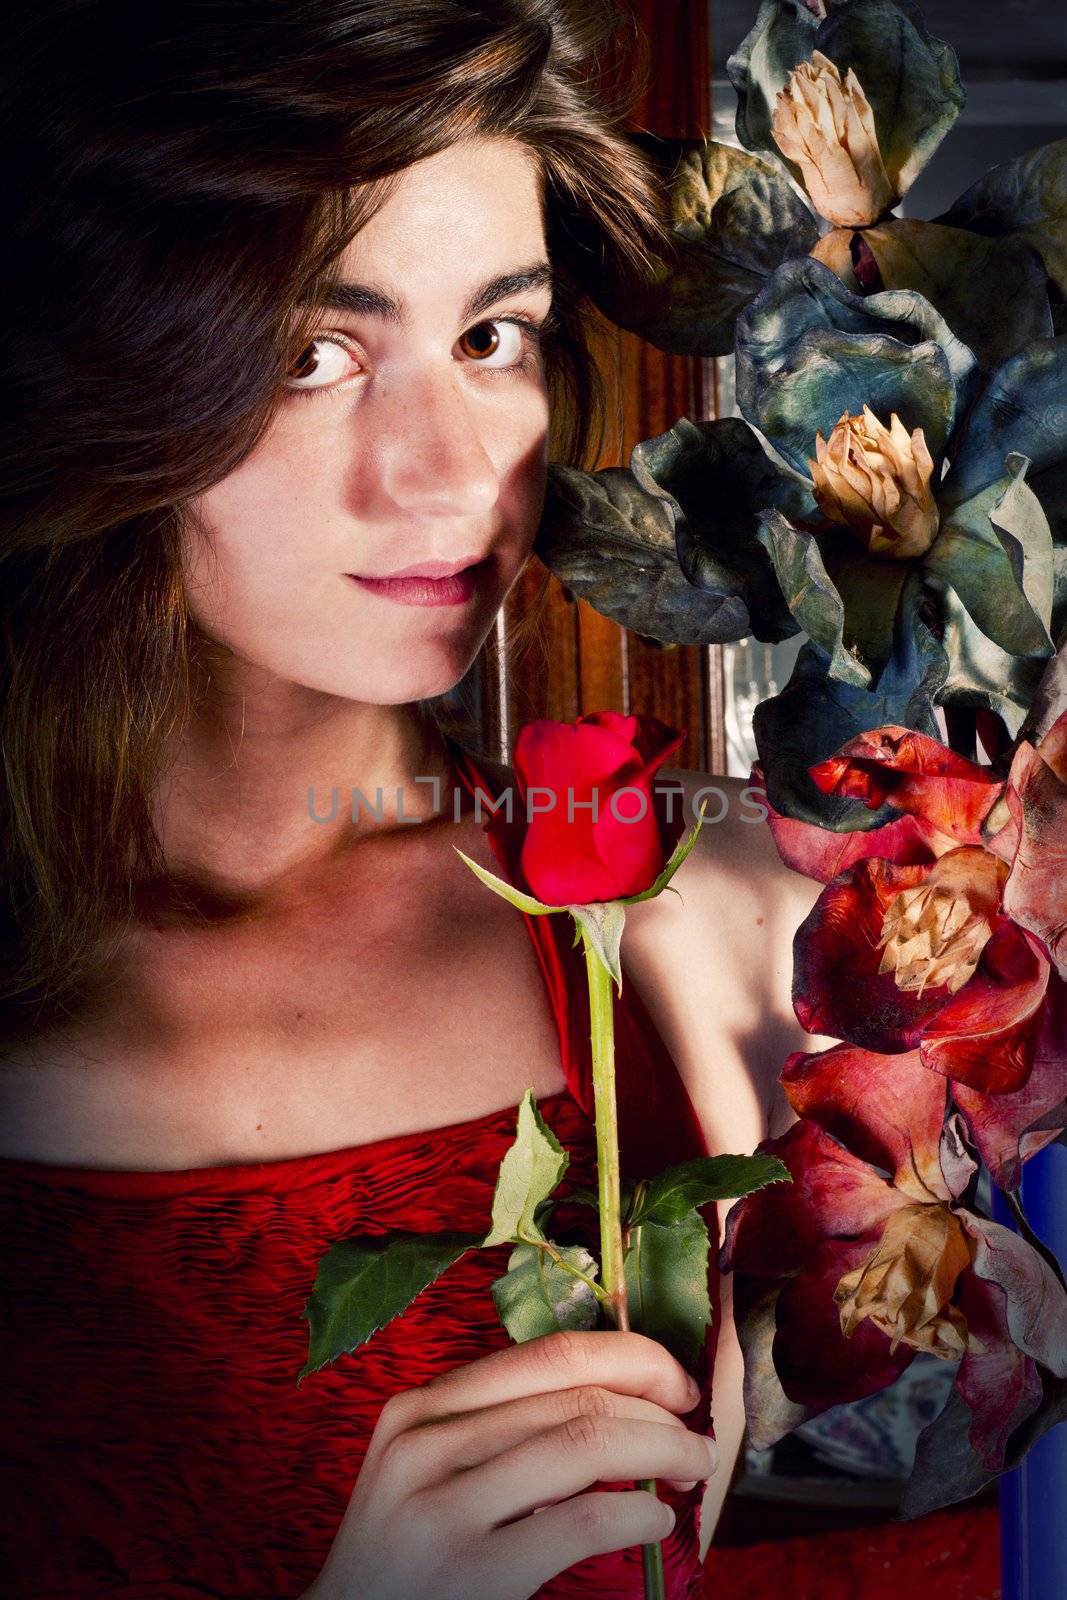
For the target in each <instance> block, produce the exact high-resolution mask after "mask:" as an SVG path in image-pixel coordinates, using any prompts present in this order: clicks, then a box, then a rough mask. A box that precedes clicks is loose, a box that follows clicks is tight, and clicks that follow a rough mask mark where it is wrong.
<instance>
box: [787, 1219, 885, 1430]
mask: <svg viewBox="0 0 1067 1600" xmlns="http://www.w3.org/2000/svg"><path fill="white" fill-rule="evenodd" d="M879 1237H880V1232H875V1233H868V1234H864V1235H862V1236H860V1237H859V1238H855V1239H828V1240H826V1242H825V1243H824V1244H823V1245H822V1246H821V1247H820V1249H819V1250H817V1251H816V1252H815V1254H814V1255H813V1256H812V1258H811V1260H810V1261H809V1262H808V1263H807V1265H806V1266H805V1268H804V1271H803V1272H801V1273H799V1274H798V1275H797V1276H796V1277H795V1278H791V1279H790V1280H789V1281H788V1283H786V1284H785V1285H784V1286H783V1288H782V1292H781V1294H780V1295H779V1297H778V1311H777V1322H778V1331H777V1333H776V1334H775V1338H774V1346H773V1355H774V1364H775V1367H776V1369H777V1371H778V1376H779V1378H780V1379H781V1384H782V1388H783V1390H784V1391H785V1393H786V1395H787V1396H788V1397H789V1399H790V1400H794V1401H796V1402H797V1403H798V1404H800V1405H817V1406H819V1407H820V1409H821V1408H822V1407H825V1406H833V1405H841V1404H844V1403H845V1402H846V1401H850V1400H861V1399H862V1398H863V1396H864V1395H867V1394H874V1393H875V1391H876V1390H878V1389H885V1388H887V1387H888V1386H889V1384H891V1383H895V1382H896V1380H897V1378H899V1376H900V1374H901V1373H902V1372H903V1371H904V1369H905V1367H907V1366H908V1365H910V1363H911V1361H912V1358H913V1357H914V1354H915V1352H914V1350H913V1349H911V1347H910V1346H909V1345H905V1344H901V1345H899V1346H898V1347H897V1349H896V1351H892V1350H891V1349H890V1342H889V1339H888V1337H887V1336H886V1334H885V1333H883V1331H882V1330H881V1328H879V1327H876V1326H875V1324H874V1323H873V1322H871V1321H863V1322H861V1323H860V1324H859V1326H858V1327H857V1328H856V1330H855V1332H854V1333H853V1335H852V1337H851V1338H845V1336H844V1334H843V1333H842V1331H841V1316H840V1312H839V1311H838V1308H837V1305H836V1303H835V1301H834V1289H835V1288H836V1287H837V1285H838V1283H839V1282H840V1281H841V1278H842V1277H843V1276H844V1275H845V1274H846V1273H848V1272H850V1271H852V1270H853V1269H854V1268H855V1267H858V1266H859V1265H860V1264H861V1262H863V1261H864V1260H865V1259H866V1258H867V1257H868V1256H869V1255H870V1253H871V1251H872V1250H873V1249H874V1248H875V1246H876V1245H877V1243H878V1239H879Z"/></svg>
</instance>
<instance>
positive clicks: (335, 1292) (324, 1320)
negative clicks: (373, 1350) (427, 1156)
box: [297, 1233, 481, 1388]
mask: <svg viewBox="0 0 1067 1600" xmlns="http://www.w3.org/2000/svg"><path fill="white" fill-rule="evenodd" d="M480 1242H481V1241H480V1237H479V1235H478V1234H469V1233H390V1234H386V1235H384V1237H382V1238H380V1239H341V1240H339V1241H338V1242H337V1243H336V1244H335V1245H333V1246H332V1247H331V1248H330V1249H329V1250H328V1251H327V1252H326V1254H325V1255H324V1256H323V1257H322V1259H321V1261H320V1262H319V1268H318V1273H317V1274H316V1277H315V1286H314V1288H313V1289H312V1291H311V1296H310V1298H309V1299H308V1301H307V1304H306V1305H305V1307H304V1320H305V1321H306V1322H308V1323H309V1325H310V1326H309V1341H308V1358H307V1361H306V1362H305V1363H304V1365H303V1367H302V1368H301V1370H300V1375H299V1377H298V1378H297V1387H298V1388H299V1386H300V1383H301V1381H302V1380H303V1379H304V1378H306V1377H307V1376H308V1374H309V1373H311V1372H318V1371H319V1369H320V1368H321V1367H324V1366H325V1365H326V1364H327V1362H329V1361H336V1360H337V1358H338V1356H342V1355H346V1354H348V1353H349V1352H350V1351H352V1350H356V1349H358V1348H359V1346H360V1345H361V1344H366V1342H367V1340H368V1339H369V1338H370V1337H371V1336H372V1335H373V1334H375V1333H377V1331H378V1329H379V1328H384V1326H385V1324H386V1323H387V1322H391V1321H392V1320H393V1318H394V1317H398V1316H399V1315H400V1313H401V1312H402V1311H406V1310H407V1308H408V1306H409V1305H410V1304H411V1302H412V1301H413V1300H414V1299H415V1298H416V1297H417V1296H418V1295H420V1294H421V1293H422V1291H423V1289H425V1288H427V1287H428V1286H429V1285H430V1284H431V1283H433V1281H434V1279H435V1278H439V1277H440V1275H441V1273H442V1272H444V1271H446V1270H447V1268H448V1267H450V1266H452V1264H453V1263H454V1262H456V1261H458V1260H459V1258H460V1256H462V1255H464V1254H465V1253H466V1252H467V1251H468V1250H469V1249H471V1248H472V1246H475V1245H477V1244H479V1243H480Z"/></svg>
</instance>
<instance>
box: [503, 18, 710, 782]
mask: <svg viewBox="0 0 1067 1600" xmlns="http://www.w3.org/2000/svg"><path fill="white" fill-rule="evenodd" d="M629 4H630V5H631V7H632V9H633V11H634V12H635V14H636V16H637V18H638V21H639V23H640V25H641V27H642V29H643V31H644V33H645V35H646V37H647V39H648V42H649V47H650V75H649V80H648V88H647V92H646V94H645V96H644V99H643V100H642V102H641V104H640V106H639V107H638V108H637V111H636V113H635V115H634V118H633V126H635V127H639V128H645V129H647V130H649V131H650V132H653V133H658V134H662V135H665V136H670V137H696V136H699V135H701V134H705V133H707V132H708V131H709V130H710V127H711V104H710V84H711V67H710V45H709V39H708V23H707V0H678V3H676V4H675V5H674V6H673V7H672V8H671V19H670V21H671V25H670V26H669V27H664V26H663V13H662V7H657V5H656V0H629ZM657 11H658V12H659V16H658V18H657ZM592 342H593V350H594V354H595V357H596V360H597V363H598V365H599V367H600V369H601V372H602V373H603V376H604V380H605V388H606V400H607V417H608V426H607V429H606V446H605V450H604V453H603V455H602V457H601V459H600V460H599V462H598V463H597V465H598V466H601V467H605V466H624V465H626V464H627V462H628V461H629V457H630V452H631V450H632V449H633V447H634V445H635V444H637V443H638V442H639V441H640V440H641V439H648V438H651V437H652V436H653V435H655V434H657V433H662V432H664V431H665V430H666V429H667V428H670V427H672V426H673V425H674V423H675V422H677V421H678V419H679V418H680V417H682V416H689V417H705V416H710V415H713V414H714V413H713V411H712V410H711V409H710V407H711V406H712V405H713V404H714V390H713V384H714V364H713V363H710V362H702V361H694V360H690V359H687V358H684V357H678V356H669V355H665V354H663V353H662V352H661V351H658V350H655V349H653V347H652V346H651V345H648V344H645V343H644V342H643V341H642V340H640V339H637V338H635V337H633V336H632V335H631V334H628V333H625V332H624V331H623V330H622V329H620V328H616V327H614V326H613V325H612V324H610V323H608V322H607V321H606V320H605V319H604V318H602V317H599V316H598V315H596V314H595V313H594V314H593V329H592ZM546 578H547V584H546ZM542 589H545V593H544V594H543V595H541V598H540V601H539V602H538V601H537V599H536V597H537V596H538V595H540V594H541V590H542ZM531 604H535V605H537V604H539V607H540V621H539V633H540V639H539V642H535V643H534V645H533V646H532V648H529V649H527V650H526V651H525V652H523V651H521V650H520V651H519V652H518V653H515V652H513V651H511V650H509V648H508V646H507V644H506V635H508V634H509V633H510V632H512V631H513V630H514V629H515V628H516V627H517V626H518V625H519V621H520V618H521V617H522V616H523V615H524V614H525V613H526V612H527V611H528V608H529V607H530V605H531ZM478 679H479V683H480V694H481V715H482V736H481V745H482V748H484V749H486V750H488V751H490V752H491V753H493V754H494V755H496V756H498V758H499V759H501V760H509V759H510V754H511V751H512V749H513V747H514V738H515V734H516V733H517V731H518V727H519V726H520V725H521V724H522V723H523V722H527V721H530V720H532V719H534V718H538V717H549V718H554V719H559V720H565V721H569V720H572V719H573V718H574V717H577V716H580V715H583V714H585V713H587V712H590V711H604V710H615V711H622V712H625V713H629V712H644V713H649V714H651V715H654V716H657V717H659V718H661V719H662V721H664V722H666V723H668V724H669V725H670V726H672V727H676V728H683V727H684V728H685V729H686V730H687V731H688V735H689V737H688V739H687V741H686V743H685V745H684V746H683V747H682V755H681V764H682V765H684V766H687V767H691V768H697V769H702V770H705V771H709V772H721V771H724V770H725V737H724V728H723V718H722V651H721V649H720V648H719V647H717V646H712V647H710V648H709V647H701V646H697V645H683V646H673V647H663V646H661V645H658V644H657V643H656V642H655V641H652V640H648V639H645V638H644V637H643V636H641V635H639V634H635V633H632V632H628V631H627V630H625V629H623V628H620V627H619V626H618V625H617V624H616V623H614V622H611V621H610V620H609V619H608V618H607V617H604V616H602V615H601V614H600V613H599V612H597V611H595V610H594V609H593V607H592V606H590V605H588V604H587V603H586V602H585V601H582V600H577V599H575V597H573V596H571V595H570V594H569V593H568V591H567V590H566V589H565V588H564V587H563V585H562V584H561V583H560V582H559V581H558V580H557V579H556V578H555V577H553V576H552V575H551V574H547V575H546V572H545V569H544V567H543V566H542V565H541V563H540V562H538V561H537V560H536V559H535V560H533V561H532V562H531V563H530V567H529V568H528V570H527V572H525V573H524V574H523V576H522V578H521V579H520V580H519V582H518V583H517V584H516V586H515V588H514V590H513V591H512V593H511V594H510V595H509V596H508V600H507V603H506V605H505V608H504V614H503V617H502V621H501V626H500V627H499V628H498V629H497V632H496V635H495V636H494V637H493V638H491V639H490V640H489V641H487V644H486V646H485V649H484V650H483V652H482V656H481V658H480V660H479V663H478Z"/></svg>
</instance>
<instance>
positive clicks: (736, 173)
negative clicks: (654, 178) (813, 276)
mask: <svg viewBox="0 0 1067 1600" xmlns="http://www.w3.org/2000/svg"><path fill="white" fill-rule="evenodd" d="M629 137H630V138H631V140H632V141H633V142H634V143H636V144H638V145H639V146H640V147H641V149H642V150H643V152H644V153H645V155H647V156H649V157H650V158H651V160H652V161H653V163H654V164H655V165H656V167H657V168H658V169H659V172H660V177H661V181H662V184H663V186H664V188H665V189H666V190H667V192H668V194H669V198H670V208H671V218H672V221H673V224H674V238H673V240H672V249H671V250H670V252H669V254H668V255H667V256H666V257H665V258H664V259H662V260H660V261H659V262H658V263H657V267H656V270H655V271H654V272H653V273H652V274H651V275H645V276H643V277H641V278H638V277H636V276H635V275H634V274H632V273H619V272H612V271H610V269H609V270H608V271H607V272H606V273H597V274H595V275H593V277H592V278H591V280H590V293H591V296H592V298H593V300H594V301H595V303H596V304H597V306H598V307H599V308H600V310H601V311H602V312H603V313H604V315H605V316H607V317H608V318H610V320H611V321H612V322H615V323H617V324H618V325H619V326H620V327H623V328H627V329H629V330H630V332H632V333H636V334H637V335H639V337H640V338H642V339H645V340H647V341H648V342H649V343H650V344H653V345H655V346H656V347H657V348H658V349H660V350H665V351H668V352H669V353H671V354H673V355H686V356H725V355H729V354H730V353H731V352H732V350H733V333H734V324H735V322H736V320H737V314H738V312H739V311H741V310H742V309H743V308H744V307H745V306H746V305H747V304H748V302H749V301H750V300H751V299H752V298H753V296H754V295H756V294H758V293H759V291H760V289H761V288H762V287H763V285H764V283H765V282H766V280H767V278H768V276H769V275H770V273H771V272H773V271H774V269H775V267H777V266H779V265H780V264H781V263H782V262H783V261H785V260H787V259H788V258H789V257H791V256H798V255H806V254H807V252H808V251H809V250H810V249H811V247H812V246H813V245H814V243H815V241H816V239H817V238H818V236H819V226H818V223H817V221H816V219H815V217H814V216H813V215H812V212H811V211H810V209H809V208H808V207H807V206H806V205H805V204H804V202H803V200H802V199H801V198H800V197H799V195H797V194H796V192H795V191H794V190H793V189H792V188H791V187H790V185H789V184H788V183H787V182H786V180H785V179H784V178H783V177H782V175H781V174H780V173H778V172H776V171H775V170H774V169H773V168H772V167H769V166H767V165H766V163H765V162H762V161H758V160H756V158H755V157H754V156H750V155H747V154H746V153H745V152H744V151H743V150H737V149H735V148H734V147H733V146H732V145H724V144H717V143H715V142H714V141H713V140H707V139H661V138H657V137H655V136H653V135H651V134H641V133H637V134H631V135H630V136H629Z"/></svg>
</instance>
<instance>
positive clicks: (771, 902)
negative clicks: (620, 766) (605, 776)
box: [622, 768, 821, 1153]
mask: <svg viewBox="0 0 1067 1600" xmlns="http://www.w3.org/2000/svg"><path fill="white" fill-rule="evenodd" d="M656 786H657V788H659V787H661V786H662V787H663V788H664V789H667V788H674V789H675V790H676V791H680V794H681V801H680V803H681V804H682V805H683V806H684V819H685V825H686V831H687V832H688V831H689V829H690V828H691V827H692V825H693V823H694V821H695V819H696V817H697V815H698V814H699V811H700V807H701V803H702V802H706V804H705V806H704V821H703V824H702V826H701V828H700V832H699V834H698V835H697V841H696V844H695V845H694V847H693V849H692V850H691V851H690V853H689V855H688V856H687V857H686V859H685V861H684V862H683V863H682V865H681V867H680V868H679V869H678V871H677V873H676V874H675V876H674V879H673V882H672V885H671V887H672V888H674V889H676V890H677V891H678V892H677V893H676V894H672V893H671V892H670V890H669V889H668V890H667V891H666V892H665V893H663V894H661V895H658V896H656V897H655V899H653V900H648V901H643V902H640V903H639V904H637V905H632V906H628V907H627V913H626V923H625V928H624V933H623V943H622V960H623V967H624V982H625V979H626V974H627V973H629V974H630V975H631V976H632V977H633V979H634V980H635V982H636V983H637V986H638V989H639V990H640V992H641V996H642V999H644V1000H645V1002H646V1004H647V1005H648V1007H649V1010H650V1011H651V1012H652V1015H653V1020H654V1021H655V1022H656V1025H657V1027H658V1028H659V1029H660V1032H661V1034H662V1035H663V1038H664V1042H665V1043H666V1045H667V1046H668V1048H669V1049H670V1051H671V1054H672V1056H673V1057H674V1060H675V1062H676V1064H677V1066H678V1070H679V1072H680V1073H681V1075H682V1077H683V1079H684V1080H685V1083H686V1088H687V1089H688V1091H689V1095H690V1098H691V1100H692V1101H693V1105H694V1109H695V1110H696V1112H697V1115H698V1117H699V1118H700V1121H701V1125H702V1128H703V1131H704V1135H705V1139H706V1141H707V1143H708V1148H709V1150H710V1151H711V1152H712V1153H716V1152H721V1151H735V1152H744V1151H749V1150H752V1149H753V1148H754V1147H755V1145H756V1144H758V1143H759V1141H760V1139H762V1138H764V1137H766V1136H767V1135H768V1134H769V1133H772V1134H773V1133H779V1132H781V1131H783V1129H784V1128H785V1127H786V1126H788V1125H789V1123H790V1122H791V1121H792V1120H793V1114H792V1112H791V1110H790V1108H789V1106H788V1104H787V1103H786V1102H785V1100H784V1097H783V1096H782V1094H781V1091H780V1089H779V1086H778V1075H779V1073H780V1071H781V1068H782V1066H783V1064H784V1062H785V1059H786V1057H787V1055H788V1054H789V1053H790V1051H792V1050H803V1049H814V1048H817V1047H818V1045H819V1043H821V1041H818V1040H814V1039H812V1038H811V1037H810V1036H809V1035H807V1034H806V1033H804V1032H803V1030H802V1029H801V1027H800V1025H799V1023H798V1022H797V1020H796V1017H795V1015H794V1013H793V1007H792V964H793V963H792V946H793V935H794V934H795V932H796V929H797V928H798V927H799V925H800V923H801V922H802V921H803V920H804V918H805V916H806V915H807V913H808V911H809V910H810V909H811V906H812V905H813V904H814V901H815V898H816V895H817V893H818V890H819V885H818V884H816V883H813V882H811V881H810V880H809V879H807V878H804V877H801V876H800V875H799V874H797V873H794V872H791V871H790V870H789V868H787V867H786V866H785V865H784V864H783V863H782V861H781V860H780V858H779V856H778V852H777V850H776V849H775V845H774V840H773V837H772V835H771V831H770V828H769V827H768V825H767V820H766V808H765V807H764V806H763V805H762V804H761V803H760V800H759V792H758V791H757V790H755V789H753V788H751V787H750V786H749V784H748V783H747V782H746V781H745V780H743V779H738V778H725V777H719V776H710V775H709V774H708V773H706V772H691V771H689V770H687V769H684V768H664V769H663V770H662V771H661V772H660V773H659V774H658V775H657V779H656ZM675 814H676V815H677V812H676V813H675Z"/></svg>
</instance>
